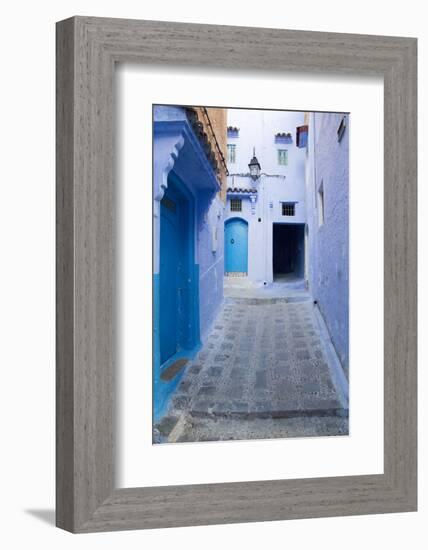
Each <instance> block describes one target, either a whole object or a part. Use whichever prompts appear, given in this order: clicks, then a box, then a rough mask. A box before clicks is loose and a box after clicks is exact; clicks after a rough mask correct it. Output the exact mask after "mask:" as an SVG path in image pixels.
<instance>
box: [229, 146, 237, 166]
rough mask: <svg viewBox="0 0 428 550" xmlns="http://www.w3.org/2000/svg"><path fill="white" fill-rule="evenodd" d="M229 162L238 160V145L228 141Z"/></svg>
mask: <svg viewBox="0 0 428 550" xmlns="http://www.w3.org/2000/svg"><path fill="white" fill-rule="evenodd" d="M227 162H230V163H232V164H233V163H235V162H236V145H235V144H234V143H228V145H227Z"/></svg>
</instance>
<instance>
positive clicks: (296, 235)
mask: <svg viewBox="0 0 428 550" xmlns="http://www.w3.org/2000/svg"><path fill="white" fill-rule="evenodd" d="M304 274H305V224H297V223H293V224H291V223H274V224H273V277H274V279H302V278H303V277H304Z"/></svg>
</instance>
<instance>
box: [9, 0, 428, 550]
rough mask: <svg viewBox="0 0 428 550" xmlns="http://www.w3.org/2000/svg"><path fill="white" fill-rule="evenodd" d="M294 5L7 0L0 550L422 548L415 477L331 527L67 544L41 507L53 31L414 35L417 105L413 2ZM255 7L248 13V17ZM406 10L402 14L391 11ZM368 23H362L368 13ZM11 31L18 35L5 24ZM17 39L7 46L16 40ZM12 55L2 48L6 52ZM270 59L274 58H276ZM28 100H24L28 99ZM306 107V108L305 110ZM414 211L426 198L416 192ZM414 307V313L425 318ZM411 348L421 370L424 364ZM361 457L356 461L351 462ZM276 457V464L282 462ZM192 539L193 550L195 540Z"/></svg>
mask: <svg viewBox="0 0 428 550" xmlns="http://www.w3.org/2000/svg"><path fill="white" fill-rule="evenodd" d="M344 7H345V6H344V4H343V1H339V0H333V1H332V0H326V2H318V1H316V0H306V2H303V3H302V2H294V3H288V4H287V5H286V6H285V7H283V8H280V7H279V5H278V2H277V1H276V0H264V2H263V4H260V5H257V7H253V8H250V7H248V8H247V9H243V5H242V4H241V3H239V2H235V3H231V2H230V1H229V0H217V2H216V5H215V9H212V7H209V6H208V5H206V4H203V3H201V2H200V0H188V1H187V2H185V3H183V2H180V3H178V2H175V1H172V0H163V2H151V3H150V2H146V3H144V4H143V3H141V2H134V1H132V0H122V1H121V2H120V3H119V2H116V1H113V0H102V1H100V0H69V1H68V2H56V1H54V0H44V1H43V2H37V3H35V2H30V1H29V0H25V1H22V0H16V1H15V2H13V3H12V2H9V3H6V4H5V5H4V7H3V12H2V16H3V21H4V25H3V32H2V35H1V40H4V43H5V45H6V44H7V45H8V46H7V49H6V47H5V51H8V52H9V53H8V55H5V56H4V58H3V71H2V83H3V85H2V88H1V92H0V93H1V98H2V102H1V106H2V133H1V137H0V139H1V146H2V153H3V155H2V178H1V183H2V187H1V189H2V200H1V201H0V210H1V212H0V239H1V250H2V260H3V261H2V269H1V272H0V277H1V285H0V289H1V290H0V292H1V296H0V303H1V310H0V319H1V326H0V328H1V332H0V334H1V342H2V344H1V346H0V364H1V366H2V369H1V382H2V388H3V392H2V398H1V400H0V412H1V416H0V418H1V420H2V449H3V450H4V451H3V453H2V454H1V458H0V460H1V466H2V473H3V484H2V499H1V503H0V508H1V510H0V511H1V514H2V519H3V522H2V532H1V543H2V546H3V547H5V548H18V547H19V548H21V547H22V548H28V547H36V548H43V549H44V550H54V549H57V548H61V549H63V550H69V549H73V550H97V549H102V550H110V549H114V550H116V549H117V548H118V547H120V548H122V549H124V550H128V549H130V550H131V549H137V548H148V549H151V548H156V549H159V550H163V549H167V548H171V547H172V546H174V548H175V549H176V550H181V549H186V550H192V549H200V548H201V545H202V544H203V546H204V548H205V549H206V550H218V549H219V548H231V547H237V546H240V547H245V548H246V549H247V550H252V549H254V550H256V549H257V550H259V549H260V548H269V547H273V548H275V547H277V546H278V547H283V546H287V547H290V548H294V547H295V548H299V549H300V550H312V549H313V548H317V549H320V550H323V549H324V548H325V549H327V548H328V549H329V550H343V548H345V547H346V549H347V550H360V549H361V548H366V547H368V548H388V549H389V550H401V549H402V548H411V549H415V550H418V549H422V548H424V547H425V546H426V524H427V521H428V506H427V499H428V475H427V469H426V468H423V467H421V468H420V511H419V512H418V513H412V514H386V515H378V516H360V517H345V518H342V517H338V518H329V519H324V518H320V519H312V520H295V521H288V522H266V523H251V524H237V525H219V526H209V527H192V528H176V529H166V530H155V531H144V532H142V531H129V532H119V533H101V534H91V535H79V536H73V535H70V534H68V533H65V532H63V531H60V530H58V529H55V528H53V527H52V518H53V511H52V510H53V507H54V411H55V404H54V388H55V385H54V361H55V348H54V327H55V321H54V319H55V317H54V273H55V268H54V265H55V264H54V261H55V259H54V228H55V224H54V204H55V193H54V171H55V170H54V168H55V167H54V135H55V132H54V118H55V109H54V93H55V81H54V65H55V55H54V46H53V45H54V32H55V29H54V23H55V21H57V20H59V19H63V18H66V17H69V16H70V15H74V14H80V15H98V16H104V17H125V18H135V19H161V20H169V21H171V20H175V21H186V22H200V23H212V24H223V25H224V24H226V25H248V26H261V27H273V28H278V27H279V28H292V29H307V30H318V31H330V32H332V31H336V32H350V33H354V32H355V33H371V34H384V35H407V36H418V37H419V39H420V40H419V67H420V72H419V97H420V98H425V97H427V94H428V71H427V67H428V28H427V25H426V17H425V16H424V12H425V10H424V7H425V6H424V4H423V3H421V2H420V1H419V0H408V2H406V4H405V6H404V5H403V4H402V3H391V2H387V1H386V0H381V1H379V2H376V3H375V2H372V1H370V0H359V1H358V2H355V1H352V2H348V3H347V4H346V9H345V10H344ZM257 8H258V9H257ZM404 8H405V9H404ZM368 14H370V16H369V17H368V16H367V15H368ZM15 23H17V24H15ZM18 29H19V39H18V37H17V33H18ZM11 44H13V48H10V45H11ZM278 55H280V52H279V53H278ZM30 91H31V101H29V93H30ZM309 107H310V106H309ZM419 128H420V131H419V135H420V146H421V151H422V153H425V152H426V150H427V144H428V139H427V131H428V130H427V129H428V102H426V101H420V105H419ZM419 177H420V181H421V183H422V182H424V181H427V179H428V165H427V155H426V154H420V155H419ZM419 200H420V208H421V212H426V210H427V208H428V188H427V186H426V185H420V199H419ZM420 220H421V221H420V235H421V236H422V238H421V239H420V241H419V242H420V253H421V255H420V262H419V269H420V270H421V271H420V275H421V280H427V279H428V250H427V240H426V239H424V238H423V236H424V235H426V234H427V233H428V221H427V217H426V216H421V217H420ZM427 292H428V287H427V285H421V286H420V289H419V298H420V301H421V304H422V307H421V308H420V316H419V319H420V334H422V335H424V334H427V332H428V308H427V307H426V305H427V303H428V302H427V299H428V295H427ZM424 306H425V307H424ZM427 351H428V347H427V343H426V338H425V340H424V339H423V338H421V342H420V352H419V357H420V364H421V365H425V364H427V362H428V353H427ZM419 389H420V396H421V398H420V399H419V425H420V426H421V430H420V437H419V453H420V456H419V463H420V464H421V465H424V464H426V462H427V461H428V444H427V443H428V435H427V430H426V426H427V422H428V404H427V401H426V399H422V396H424V395H426V393H427V391H428V372H427V369H423V368H422V369H420V376H419ZM361 452H364V449H362V450H361ZM286 459H287V457H284V460H286ZM201 541H202V542H201Z"/></svg>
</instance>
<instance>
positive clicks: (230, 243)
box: [224, 218, 248, 273]
mask: <svg viewBox="0 0 428 550" xmlns="http://www.w3.org/2000/svg"><path fill="white" fill-rule="evenodd" d="M224 225H225V227H224V253H225V261H224V266H225V267H224V271H225V273H236V272H238V273H248V223H247V222H246V221H245V220H243V219H242V218H231V219H229V220H227V221H226V222H225V224H224Z"/></svg>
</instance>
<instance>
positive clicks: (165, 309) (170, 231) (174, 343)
mask: <svg viewBox="0 0 428 550" xmlns="http://www.w3.org/2000/svg"><path fill="white" fill-rule="evenodd" d="M180 226H181V224H180V203H179V200H178V197H176V196H175V194H174V193H172V192H171V191H169V190H167V191H166V193H165V195H164V197H163V199H162V201H161V211H160V251H159V264H160V265H159V286H160V289H159V290H160V294H159V306H160V307H159V317H160V319H159V321H160V322H159V325H160V326H159V335H160V359H161V364H162V363H164V362H165V361H166V360H167V359H169V358H170V357H171V356H172V355H174V353H176V352H177V348H178V306H179V272H180V251H181V248H182V233H181V231H180V229H181V227H180Z"/></svg>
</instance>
